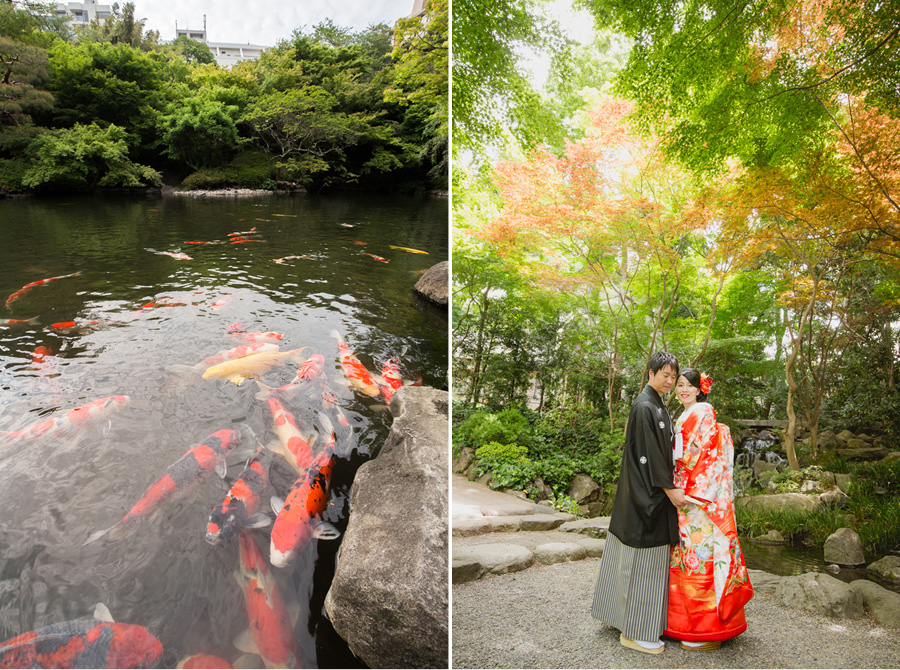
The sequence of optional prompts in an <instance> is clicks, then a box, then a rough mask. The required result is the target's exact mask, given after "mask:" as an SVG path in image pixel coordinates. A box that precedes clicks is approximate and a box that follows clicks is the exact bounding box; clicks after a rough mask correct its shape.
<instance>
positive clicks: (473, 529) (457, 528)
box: [452, 516, 523, 537]
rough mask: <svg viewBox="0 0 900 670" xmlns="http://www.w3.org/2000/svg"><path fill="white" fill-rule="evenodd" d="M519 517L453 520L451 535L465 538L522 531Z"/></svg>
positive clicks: (484, 517)
mask: <svg viewBox="0 0 900 670" xmlns="http://www.w3.org/2000/svg"><path fill="white" fill-rule="evenodd" d="M522 518H523V517H520V516H483V517H476V518H473V519H454V520H453V524H452V525H453V535H455V536H457V537H467V536H469V535H484V534H485V533H515V532H517V531H520V530H522Z"/></svg>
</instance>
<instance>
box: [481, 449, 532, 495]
mask: <svg viewBox="0 0 900 670" xmlns="http://www.w3.org/2000/svg"><path fill="white" fill-rule="evenodd" d="M527 454H528V449H527V448H526V447H523V446H520V445H518V444H500V443H499V442H490V443H488V444H486V445H484V446H482V447H479V448H478V449H476V450H475V474H476V475H477V476H479V477H480V476H481V475H483V474H485V473H487V472H491V473H492V476H491V479H490V481H489V486H490V487H491V488H493V489H503V488H510V489H522V490H526V489H528V488H529V487H530V486H531V483H532V482H533V481H534V478H535V477H536V476H537V467H536V466H535V464H534V463H532V462H531V461H530V460H528V457H527Z"/></svg>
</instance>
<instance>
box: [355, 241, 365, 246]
mask: <svg viewBox="0 0 900 670" xmlns="http://www.w3.org/2000/svg"><path fill="white" fill-rule="evenodd" d="M353 244H362V245H363V246H365V244H366V243H365V242H360V241H359V240H353Z"/></svg>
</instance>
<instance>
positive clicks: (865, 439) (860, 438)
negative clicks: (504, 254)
mask: <svg viewBox="0 0 900 670" xmlns="http://www.w3.org/2000/svg"><path fill="white" fill-rule="evenodd" d="M856 439H857V440H864V441H866V442H871V441H872V438H871V437H870V436H869V435H866V434H865V433H860V434H859V435H857V436H856ZM847 446H848V447H849V446H850V445H849V444H848V445H847Z"/></svg>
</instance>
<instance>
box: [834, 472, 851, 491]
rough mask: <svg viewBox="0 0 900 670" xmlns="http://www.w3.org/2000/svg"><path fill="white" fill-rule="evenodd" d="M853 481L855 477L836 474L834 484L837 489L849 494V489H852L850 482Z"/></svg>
mask: <svg viewBox="0 0 900 670" xmlns="http://www.w3.org/2000/svg"><path fill="white" fill-rule="evenodd" d="M851 479H853V475H849V474H843V473H840V472H838V473H836V474H835V475H834V483H835V484H837V487H838V488H839V489H840V490H841V491H843V492H844V493H847V489H848V488H849V487H850V480H851Z"/></svg>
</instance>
